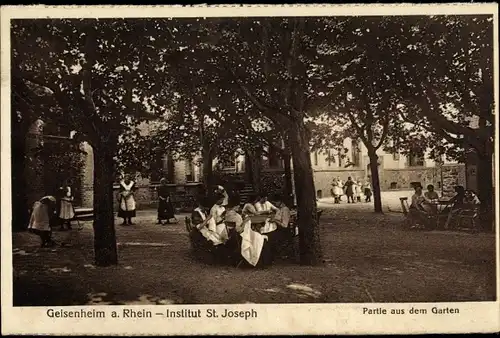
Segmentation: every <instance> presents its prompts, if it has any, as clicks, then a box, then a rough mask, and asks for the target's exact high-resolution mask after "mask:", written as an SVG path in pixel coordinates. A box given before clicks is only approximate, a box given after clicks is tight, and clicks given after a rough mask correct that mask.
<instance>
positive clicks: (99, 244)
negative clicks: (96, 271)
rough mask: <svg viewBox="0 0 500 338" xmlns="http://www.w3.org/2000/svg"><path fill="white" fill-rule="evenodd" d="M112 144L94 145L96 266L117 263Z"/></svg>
mask: <svg viewBox="0 0 500 338" xmlns="http://www.w3.org/2000/svg"><path fill="white" fill-rule="evenodd" d="M112 149H114V147H113V146H111V147H110V146H108V145H106V144H102V143H101V144H99V145H98V146H97V147H94V253H95V264H96V265H97V266H110V265H115V264H118V255H117V251H116V235H115V224H114V221H115V217H114V210H113V200H114V198H113V197H114V196H113V182H114V160H113V156H114V152H113V150H112Z"/></svg>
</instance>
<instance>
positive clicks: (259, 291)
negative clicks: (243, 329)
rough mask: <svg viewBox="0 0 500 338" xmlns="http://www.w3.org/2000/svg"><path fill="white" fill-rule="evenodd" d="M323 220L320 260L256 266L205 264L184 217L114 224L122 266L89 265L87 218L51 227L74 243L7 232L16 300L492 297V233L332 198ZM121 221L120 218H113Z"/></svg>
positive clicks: (144, 215) (145, 215)
mask: <svg viewBox="0 0 500 338" xmlns="http://www.w3.org/2000/svg"><path fill="white" fill-rule="evenodd" d="M319 205H320V207H322V208H324V209H326V211H325V213H324V217H323V218H322V222H321V224H322V225H321V234H322V247H323V251H324V256H325V257H324V265H323V266H320V267H308V266H300V265H297V264H293V263H291V262H277V263H276V264H275V265H273V266H271V267H269V268H266V269H262V270H252V269H250V270H249V269H237V268H235V267H231V266H211V265H206V264H203V263H200V262H198V261H196V260H195V259H194V258H192V256H191V254H190V250H189V240H188V236H187V233H186V230H185V227H184V222H183V221H182V219H183V216H179V217H178V218H179V220H180V221H179V223H177V224H173V225H166V226H160V225H156V224H154V220H155V212H154V211H153V210H146V211H140V212H139V213H138V217H137V219H136V225H134V226H130V227H123V226H120V225H117V226H116V228H117V241H118V250H119V265H117V266H113V267H107V268H99V267H95V266H94V265H93V251H92V247H93V245H92V227H91V223H90V222H86V223H85V224H84V227H83V229H82V230H80V231H78V230H73V231H71V232H56V233H55V234H54V236H55V238H56V240H65V241H68V242H69V243H70V244H71V246H70V247H57V248H54V249H46V248H44V249H41V248H39V243H38V238H36V237H35V236H34V235H32V234H30V233H26V232H24V233H15V234H14V236H13V266H14V279H13V281H14V305H15V306H28V305H37V306H41V305H45V306H47V305H53V306H55V305H80V304H89V305H90V304H178V303H182V304H199V303H306V302H307V303H311V302H346V303H347V302H441V301H484V300H494V299H495V298H496V295H495V293H496V274H495V256H496V255H495V235H494V234H492V233H479V234H469V233H464V232H445V231H434V232H427V231H416V232H414V231H405V230H403V229H402V227H401V224H402V222H403V221H404V219H403V217H402V215H401V214H400V213H386V214H384V215H376V214H374V213H373V212H372V207H371V205H369V204H358V205H346V204H342V205H332V204H331V203H330V202H329V201H328V199H326V200H322V201H320V203H319ZM118 223H119V222H118V221H117V224H118Z"/></svg>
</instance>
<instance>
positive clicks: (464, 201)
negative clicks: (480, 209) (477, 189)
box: [443, 185, 481, 229]
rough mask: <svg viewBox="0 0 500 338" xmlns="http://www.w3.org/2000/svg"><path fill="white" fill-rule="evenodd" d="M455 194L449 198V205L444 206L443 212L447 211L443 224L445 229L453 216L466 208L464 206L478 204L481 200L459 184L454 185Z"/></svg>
mask: <svg viewBox="0 0 500 338" xmlns="http://www.w3.org/2000/svg"><path fill="white" fill-rule="evenodd" d="M455 192H456V195H455V196H453V197H452V198H451V200H450V202H449V203H450V205H451V207H448V208H446V209H445V210H443V212H444V213H445V212H448V218H447V219H446V223H445V225H444V228H445V229H448V228H449V226H450V222H451V220H452V218H453V216H455V215H457V214H458V213H460V212H461V211H462V210H464V209H465V208H466V206H474V205H479V204H481V202H480V201H479V198H478V197H477V196H476V194H474V192H473V191H471V190H465V189H464V187H463V186H461V185H459V186H456V187H455Z"/></svg>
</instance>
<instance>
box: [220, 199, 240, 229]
mask: <svg viewBox="0 0 500 338" xmlns="http://www.w3.org/2000/svg"><path fill="white" fill-rule="evenodd" d="M240 209H241V208H240V201H239V199H238V198H236V197H232V198H229V201H228V205H227V211H226V214H225V217H224V220H225V222H226V224H234V229H235V230H236V232H238V233H241V232H243V226H242V225H243V217H242V215H241V214H240Z"/></svg>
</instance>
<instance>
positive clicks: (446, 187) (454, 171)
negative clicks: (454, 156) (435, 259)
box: [442, 164, 467, 197]
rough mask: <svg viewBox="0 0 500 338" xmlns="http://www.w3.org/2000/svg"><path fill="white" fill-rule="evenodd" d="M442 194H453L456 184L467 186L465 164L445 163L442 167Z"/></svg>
mask: <svg viewBox="0 0 500 338" xmlns="http://www.w3.org/2000/svg"><path fill="white" fill-rule="evenodd" d="M442 177H443V190H442V191H443V196H450V197H451V196H453V195H454V194H455V190H454V189H453V188H454V187H455V186H457V185H461V186H463V187H467V185H466V172H465V165H463V164H462V165H449V166H448V165H445V166H443V169H442Z"/></svg>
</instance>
